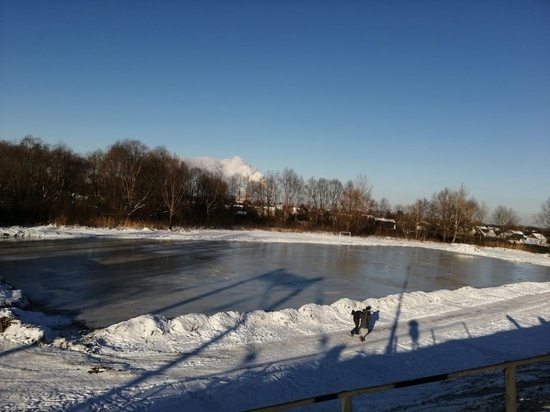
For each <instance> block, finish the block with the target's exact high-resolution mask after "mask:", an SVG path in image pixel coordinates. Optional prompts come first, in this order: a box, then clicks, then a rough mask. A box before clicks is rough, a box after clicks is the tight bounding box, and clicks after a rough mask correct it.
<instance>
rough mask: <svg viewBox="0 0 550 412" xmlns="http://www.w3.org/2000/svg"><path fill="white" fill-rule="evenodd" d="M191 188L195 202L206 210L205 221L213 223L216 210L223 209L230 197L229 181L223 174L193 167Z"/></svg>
mask: <svg viewBox="0 0 550 412" xmlns="http://www.w3.org/2000/svg"><path fill="white" fill-rule="evenodd" d="M191 189H192V193H193V194H194V197H195V202H196V203H195V204H196V205H197V206H199V207H201V208H203V210H204V212H205V223H206V224H212V223H213V222H212V218H213V215H214V211H216V210H218V209H222V208H223V207H224V203H225V201H226V200H227V198H228V190H227V183H226V182H225V181H224V179H223V176H222V174H221V173H219V172H218V173H214V172H209V171H206V170H202V169H192V170H191Z"/></svg>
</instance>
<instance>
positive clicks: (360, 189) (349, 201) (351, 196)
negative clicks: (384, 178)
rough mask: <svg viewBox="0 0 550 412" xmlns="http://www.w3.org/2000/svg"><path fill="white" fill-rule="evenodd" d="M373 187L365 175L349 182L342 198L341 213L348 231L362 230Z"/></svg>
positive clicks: (345, 186)
mask: <svg viewBox="0 0 550 412" xmlns="http://www.w3.org/2000/svg"><path fill="white" fill-rule="evenodd" d="M371 193H372V186H371V185H370V184H369V182H368V179H367V177H366V176H364V175H359V176H358V177H357V178H356V179H355V180H354V181H351V180H348V182H347V183H346V184H345V185H344V188H343V190H342V193H341V196H340V212H341V213H342V215H343V216H342V217H343V220H344V224H345V229H346V230H347V231H352V229H353V230H356V231H357V230H360V229H361V224H360V222H361V221H362V220H363V219H362V217H363V215H365V214H366V213H367V208H368V206H369V203H370V201H371Z"/></svg>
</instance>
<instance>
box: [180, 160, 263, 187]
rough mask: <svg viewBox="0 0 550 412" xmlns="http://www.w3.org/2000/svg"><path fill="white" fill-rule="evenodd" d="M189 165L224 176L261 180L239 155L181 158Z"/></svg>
mask: <svg viewBox="0 0 550 412" xmlns="http://www.w3.org/2000/svg"><path fill="white" fill-rule="evenodd" d="M182 160H183V161H184V162H185V163H186V164H187V165H188V166H189V167H199V168H201V169H204V170H208V171H209V172H213V173H221V174H222V175H223V176H226V177H233V176H239V177H242V178H244V179H247V180H251V181H256V182H258V181H261V180H262V179H263V175H262V174H261V173H260V172H258V171H257V170H256V169H255V168H254V167H252V166H250V165H249V164H248V163H246V162H245V161H244V160H243V159H241V158H240V157H239V156H235V157H232V158H229V159H214V158H212V157H184V158H183V159H182Z"/></svg>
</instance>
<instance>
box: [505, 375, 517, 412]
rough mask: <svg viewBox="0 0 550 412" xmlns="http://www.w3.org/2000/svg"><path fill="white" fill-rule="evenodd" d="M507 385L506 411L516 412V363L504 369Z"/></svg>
mask: <svg viewBox="0 0 550 412" xmlns="http://www.w3.org/2000/svg"><path fill="white" fill-rule="evenodd" d="M504 381H505V386H506V412H516V365H513V364H512V365H510V366H507V367H506V368H505V369H504Z"/></svg>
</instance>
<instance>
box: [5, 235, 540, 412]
mask: <svg viewBox="0 0 550 412" xmlns="http://www.w3.org/2000/svg"><path fill="white" fill-rule="evenodd" d="M0 236H3V237H4V240H2V241H3V242H9V241H12V239H14V238H21V237H22V238H32V239H46V238H47V239H52V238H71V237H92V236H94V237H110V238H144V239H159V240H170V239H177V240H185V239H189V240H225V241H242V242H289V243H292V242H294V243H323V244H353V245H358V246H365V247H368V246H370V245H378V246H388V247H391V246H412V247H426V248H434V249H441V250H447V251H452V252H456V253H460V254H463V255H465V256H488V257H494V258H499V259H506V260H510V261H514V262H525V263H532V264H536V265H545V266H550V256H548V255H535V254H531V253H527V252H520V251H515V250H507V249H493V248H491V249H490V248H479V247H475V246H469V245H446V244H437V243H428V242H407V241H401V240H399V241H398V240H392V239H385V238H374V237H371V238H351V239H340V238H339V237H338V236H334V235H326V234H309V233H289V232H275V231H273V232H271V231H211V230H198V231H175V232H169V231H156V230H148V229H145V230H115V229H105V230H97V229H87V228H81V227H54V226H45V227H37V228H19V227H12V228H0ZM0 275H1V274H0ZM366 305H370V306H372V308H373V313H374V316H373V325H372V331H371V333H370V334H369V335H368V336H367V340H366V342H360V341H359V338H358V337H351V336H350V335H349V331H350V329H351V328H352V326H353V325H352V323H353V322H352V318H351V315H350V312H351V310H352V309H361V308H364V307H365V306H366ZM0 308H2V309H0V331H2V332H0V380H1V382H2V384H1V385H0V410H2V411H31V410H32V411H59V410H64V411H96V410H101V411H118V410H128V411H133V410H136V411H138V410H151V411H176V410H178V411H241V410H247V409H253V408H259V407H262V406H268V405H272V404H278V403H282V402H287V401H292V400H297V399H301V398H305V397H312V396H317V395H322V394H326V393H334V392H340V391H344V390H350V389H356V388H361V387H367V386H374V385H381V384H386V383H391V382H394V381H403V380H408V379H414V378H419V377H423V376H430V375H436V374H441V373H446V372H453V371H457V370H461V369H465V368H473V367H478V366H483V365H489V364H494V363H499V362H503V361H509V360H516V359H521V358H525V357H530V356H536V355H541V354H549V353H550V279H548V281H547V282H542V283H533V282H527V283H519V284H511V285H505V286H501V287H494V288H486V289H474V288H471V287H465V288H461V289H458V290H453V291H450V290H441V291H437V292H431V293H424V292H411V293H404V294H401V295H391V296H386V297H384V298H381V299H367V300H365V301H352V300H349V299H347V298H346V297H342V298H341V299H340V300H338V301H336V302H334V303H333V304H331V305H326V306H320V305H316V304H307V305H304V306H302V307H301V308H299V309H285V310H281V311H276V312H264V311H254V312H248V313H236V312H224V313H218V314H216V315H213V316H206V315H203V314H188V315H184V316H180V317H176V318H174V319H166V318H163V317H162V316H159V315H156V314H149V315H145V316H139V317H137V318H133V319H129V320H127V321H124V322H121V323H118V324H115V325H111V326H109V327H107V328H104V329H98V330H95V331H78V330H76V329H75V327H74V325H72V324H71V319H68V318H65V317H61V316H53V315H46V314H43V313H39V312H34V311H33V310H32V308H31V307H29V306H28V303H27V302H26V299H25V296H24V291H18V290H13V289H12V288H11V287H10V285H7V284H5V283H3V282H2V283H0ZM8 318H9V319H8ZM517 381H518V410H520V411H521V410H528V411H540V410H550V365H549V364H548V362H546V363H540V364H536V365H532V366H523V367H519V368H518V370H517ZM503 382H504V380H503V374H502V373H500V372H497V373H489V374H484V375H477V376H474V377H470V378H462V379H453V380H449V381H445V382H441V383H432V384H428V385H422V386H417V387H413V388H406V389H405V388H403V389H397V390H392V391H389V392H381V393H377V394H370V395H364V396H360V397H356V398H354V399H353V410H354V411H363V410H372V411H393V410H396V411H397V410H409V411H432V410H438V411H441V410H443V411H467V410H473V409H475V410H485V411H495V410H497V411H498V410H504V383H503ZM299 410H314V411H334V410H339V403H338V402H334V401H332V402H328V403H324V404H323V403H321V404H317V405H314V406H311V407H303V408H301V409H299Z"/></svg>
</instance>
